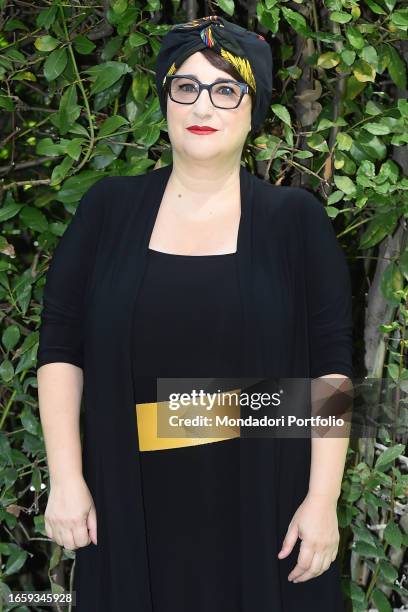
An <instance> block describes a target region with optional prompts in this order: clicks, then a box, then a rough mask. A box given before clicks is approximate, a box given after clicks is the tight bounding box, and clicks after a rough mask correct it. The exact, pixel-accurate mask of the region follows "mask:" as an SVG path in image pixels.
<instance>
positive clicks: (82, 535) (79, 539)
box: [72, 523, 91, 548]
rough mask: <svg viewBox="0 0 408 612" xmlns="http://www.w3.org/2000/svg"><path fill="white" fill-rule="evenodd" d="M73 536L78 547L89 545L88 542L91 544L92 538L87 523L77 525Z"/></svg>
mask: <svg viewBox="0 0 408 612" xmlns="http://www.w3.org/2000/svg"><path fill="white" fill-rule="evenodd" d="M72 537H73V540H74V543H75V547H76V548H80V547H81V546H87V545H88V544H90V542H91V540H90V537H89V533H88V528H87V526H86V523H82V524H81V525H77V526H76V527H75V529H73V530H72Z"/></svg>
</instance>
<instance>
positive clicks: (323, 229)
mask: <svg viewBox="0 0 408 612" xmlns="http://www.w3.org/2000/svg"><path fill="white" fill-rule="evenodd" d="M302 191H303V193H302V197H303V203H302V202H300V203H299V205H300V208H301V210H300V216H301V217H302V229H303V231H304V242H303V249H304V252H303V255H304V257H303V262H304V273H305V286H306V294H307V308H308V336H309V357H310V377H311V379H312V380H311V416H312V417H314V416H317V415H319V414H320V415H321V416H325V417H327V416H337V417H338V418H344V421H345V422H344V425H342V426H335V427H331V428H327V427H325V426H322V425H317V426H316V427H314V426H313V425H312V428H311V432H312V440H311V465H310V476H309V490H308V493H307V495H306V497H305V499H304V500H303V502H302V504H301V505H300V506H299V508H298V509H297V511H296V512H295V514H294V515H293V517H292V520H291V521H290V524H289V527H288V531H287V534H286V536H285V539H284V541H283V545H282V549H281V551H280V552H279V554H278V557H279V558H284V557H286V556H287V555H288V554H289V553H290V552H291V550H292V549H293V547H294V545H295V543H296V541H297V539H298V538H300V539H301V540H302V542H301V545H300V551H299V555H298V558H297V563H296V565H295V567H294V568H293V570H292V571H291V572H290V573H289V575H288V580H290V581H292V580H293V581H295V582H304V581H305V580H309V579H310V578H314V577H316V576H318V575H320V574H322V573H323V572H324V571H326V570H327V569H328V567H329V566H330V564H331V563H332V561H334V559H335V558H336V556H337V551H338V544H339V531H338V521H337V508H336V506H337V499H338V497H339V494H340V487H341V481H342V476H343V471H344V463H345V457H346V453H347V447H348V441H349V427H350V414H351V406H350V391H351V389H352V383H351V377H352V296H351V279H350V275H349V271H348V268H347V264H346V260H345V256H344V253H343V251H342V249H341V247H340V244H339V243H338V241H337V239H336V235H335V233H334V229H333V226H332V224H331V221H330V220H329V218H328V216H327V213H326V211H325V210H324V207H323V205H322V204H321V203H320V202H319V201H318V200H317V198H315V197H314V196H313V194H310V193H309V192H306V191H304V190H302ZM332 373H334V374H332ZM328 379H330V382H329V381H328ZM337 382H338V386H339V387H341V389H337V384H336V383H337Z"/></svg>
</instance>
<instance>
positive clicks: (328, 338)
mask: <svg viewBox="0 0 408 612" xmlns="http://www.w3.org/2000/svg"><path fill="white" fill-rule="evenodd" d="M271 70H272V58H271V54H270V48H269V45H268V44H267V43H266V41H265V40H264V39H263V37H261V36H259V35H257V34H254V33H252V32H248V31H246V30H244V29H242V28H239V27H238V26H236V25H233V24H230V23H229V22H227V21H226V20H224V19H222V18H219V17H216V16H211V17H207V18H203V19H197V20H195V21H193V22H190V23H187V24H180V25H179V26H174V27H173V28H172V29H171V30H170V31H169V33H168V34H167V35H166V36H165V37H164V39H163V42H162V46H161V50H160V54H159V57H158V62H157V72H156V79H157V90H158V95H159V99H160V104H161V108H162V111H163V113H164V114H165V116H167V121H168V130H169V137H170V142H171V145H172V154H173V161H172V163H171V164H170V165H169V166H166V167H163V168H159V169H156V170H153V171H151V172H148V173H146V174H145V175H142V176H134V177H105V178H103V179H102V180H99V181H97V182H96V183H95V184H94V185H93V186H92V187H91V188H90V189H89V190H88V191H87V193H86V194H85V196H84V197H83V198H82V200H81V202H80V204H79V206H78V209H77V211H76V213H75V215H74V217H73V220H72V222H71V224H70V225H69V227H68V228H67V230H66V232H65V234H64V236H63V238H62V239H61V241H60V243H59V245H58V247H57V249H56V251H55V254H54V257H53V260H52V263H51V266H50V268H49V271H48V275H47V283H46V286H45V289H44V308H43V312H42V322H41V328H40V345H39V353H38V362H37V367H38V383H39V400H40V410H41V419H42V423H43V428H44V435H45V440H46V446H47V455H48V460H49V468H50V482H51V492H50V497H49V500H48V506H47V510H46V526H47V533H48V535H49V536H50V537H51V538H52V539H54V540H55V541H56V542H58V543H59V544H61V545H64V546H65V547H66V548H69V549H76V567H75V584H74V590H75V591H76V597H77V609H78V610H80V611H81V612H82V611H86V612H90V611H92V612H93V611H95V612H122V611H123V610H128V609H132V606H133V608H134V609H137V610H138V611H140V612H173V611H175V610H177V611H178V612H181V611H182V612H187V611H189V612H191V611H193V610H194V612H218V611H221V610H222V612H253V611H254V610H256V611H257V612H267V611H268V612H270V610H275V611H282V612H292V611H295V610H298V609H299V608H300V606H302V609H303V610H312V609H313V610H317V611H322V612H323V610H324V611H325V612H326V610H328V609H331V610H335V611H341V610H343V605H342V597H341V590H340V581H339V573H338V566H337V563H336V554H337V545H338V527H337V518H336V503H337V498H338V495H339V492H340V484H341V478H342V472H343V466H344V457H345V452H346V447H347V439H344V438H338V439H335V438H332V439H330V440H328V439H326V440H317V439H314V440H313V452H312V444H311V441H310V437H309V436H307V435H300V436H292V437H285V438H280V437H279V436H260V435H258V434H256V435H254V436H253V435H250V434H248V435H231V436H228V435H227V436H224V437H217V436H214V437H212V436H210V437H209V438H206V437H201V438H200V436H197V437H195V438H194V437H189V436H185V435H180V436H179V437H175V438H173V437H172V436H171V435H168V436H164V437H163V436H160V435H158V433H157V431H156V430H155V428H154V427H152V425H155V424H156V421H155V419H156V418H158V404H157V403H156V399H159V397H158V396H159V395H160V393H159V392H158V387H157V389H156V381H159V380H162V377H163V379H164V378H172V377H175V378H176V379H180V378H184V377H187V378H191V379H193V383H194V384H193V386H194V387H195V388H196V387H197V384H196V382H195V379H196V377H197V381H199V380H200V378H199V377H204V378H207V377H210V378H211V377H225V378H229V377H257V378H256V379H255V380H258V381H259V380H261V381H262V380H269V381H270V380H272V379H273V380H277V379H296V378H299V379H302V378H304V379H307V378H308V377H311V378H320V377H326V376H332V377H339V378H340V379H344V377H350V376H351V374H352V369H351V293H350V279H349V274H348V270H347V266H346V263H345V259H344V255H343V253H342V251H341V249H340V246H339V244H338V242H337V241H336V238H335V234H334V232H333V228H332V226H331V224H330V221H329V220H328V217H327V215H326V213H325V211H324V209H323V207H322V205H321V204H320V202H319V201H318V200H317V199H316V198H315V197H314V196H313V195H312V194H310V193H309V192H308V191H306V190H303V189H300V188H291V187H277V186H273V185H271V184H269V183H267V182H264V181H262V180H260V179H259V178H258V177H256V176H254V175H252V174H251V173H250V172H249V171H247V170H246V169H245V168H244V166H242V165H241V154H242V150H243V147H244V144H245V140H246V138H247V136H248V133H249V132H250V131H252V132H255V131H256V130H257V129H258V127H259V125H260V124H261V123H262V121H263V119H264V118H265V115H266V113H267V110H268V107H269V104H270V96H271V91H272V80H271ZM226 80H228V81H229V82H226ZM231 81H232V82H231ZM204 90H206V91H204ZM200 130H201V131H200ZM255 387H256V385H255ZM229 388H234V386H232V387H231V386H230V387H229ZM156 391H157V394H156ZM82 392H83V396H84V404H85V410H84V419H85V420H84V441H83V451H82V454H81V446H80V442H79V433H78V413H79V406H80V401H81V397H82ZM62 435H63V436H64V443H62ZM82 461H83V463H82ZM300 540H301V545H300Z"/></svg>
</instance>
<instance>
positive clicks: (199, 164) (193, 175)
mask: <svg viewBox="0 0 408 612" xmlns="http://www.w3.org/2000/svg"><path fill="white" fill-rule="evenodd" d="M240 160H241V158H240V157H239V158H237V159H235V158H233V159H231V160H228V161H227V162H225V163H223V164H220V163H219V162H218V163H217V162H214V160H187V159H184V158H180V157H178V156H177V155H174V153H173V170H172V173H171V177H170V181H171V183H172V185H173V188H174V189H175V190H177V192H178V193H180V195H181V196H183V195H187V194H188V195H190V196H191V195H193V196H194V197H195V198H197V200H203V198H204V199H206V200H207V201H208V200H210V199H211V198H212V197H213V196H214V197H216V198H217V199H219V197H220V194H226V193H228V192H231V191H233V190H235V189H236V185H237V181H239V173H240ZM197 200H196V201H197Z"/></svg>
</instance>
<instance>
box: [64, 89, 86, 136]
mask: <svg viewBox="0 0 408 612" xmlns="http://www.w3.org/2000/svg"><path fill="white" fill-rule="evenodd" d="M77 102H78V96H77V91H76V85H74V84H72V85H69V86H68V87H67V88H66V90H65V91H64V93H63V95H62V97H61V101H60V105H59V113H58V115H59V128H60V133H61V135H64V134H66V133H67V132H68V129H69V128H70V127H71V125H73V124H74V123H75V121H76V120H77V119H78V117H79V116H80V114H81V107H80V106H79V105H78V104H77Z"/></svg>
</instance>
